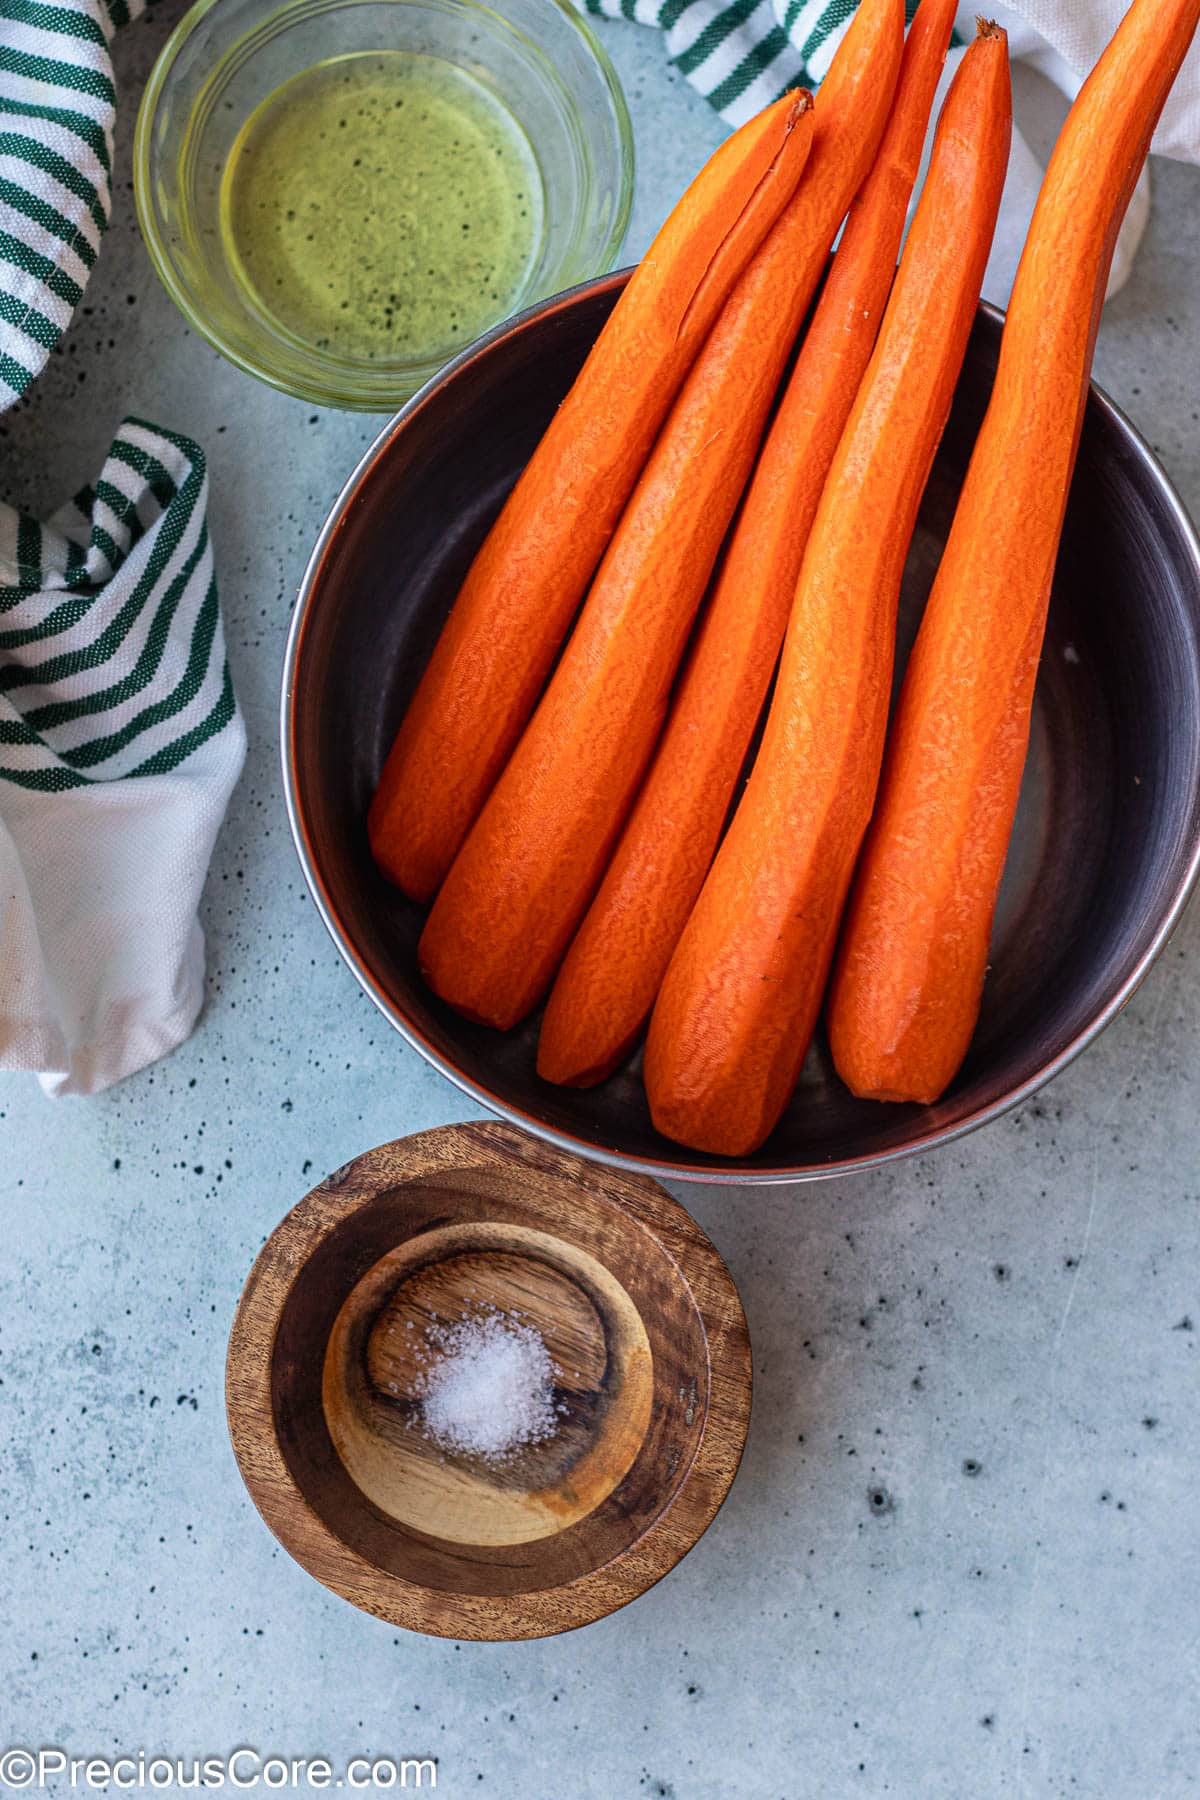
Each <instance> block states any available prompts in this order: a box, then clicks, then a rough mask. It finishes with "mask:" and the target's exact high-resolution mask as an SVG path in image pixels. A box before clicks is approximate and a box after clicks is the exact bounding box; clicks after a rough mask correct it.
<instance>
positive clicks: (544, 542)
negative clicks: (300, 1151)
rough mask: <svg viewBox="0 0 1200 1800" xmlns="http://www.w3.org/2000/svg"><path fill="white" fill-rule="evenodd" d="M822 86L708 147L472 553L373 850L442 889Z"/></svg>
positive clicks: (793, 172)
mask: <svg viewBox="0 0 1200 1800" xmlns="http://www.w3.org/2000/svg"><path fill="white" fill-rule="evenodd" d="M808 107H809V99H808V96H807V95H805V96H797V95H795V94H790V95H785V96H784V98H783V99H781V100H779V101H777V102H776V103H775V104H774V105H773V106H770V107H768V108H767V109H766V111H765V112H763V113H760V114H759V115H758V117H757V118H755V119H752V120H751V121H750V122H749V124H747V125H744V126H743V127H742V129H741V130H740V131H738V132H736V133H735V134H734V136H733V137H732V138H729V139H728V140H727V141H726V142H725V143H724V144H722V145H721V147H720V149H719V150H718V151H717V152H716V154H715V155H714V156H713V157H712V158H710V160H709V162H708V163H707V165H706V166H705V167H704V168H703V169H702V170H701V172H700V174H699V175H698V176H697V178H696V180H695V181H694V182H693V183H692V185H691V187H690V188H689V189H688V191H687V193H686V194H685V195H684V197H683V199H682V200H681V201H680V202H679V205H678V206H677V207H676V208H675V210H674V211H673V212H672V214H671V216H670V217H669V218H668V220H667V222H666V224H665V225H664V226H663V228H662V230H661V231H660V232H659V234H658V236H657V237H656V238H655V240H654V242H653V243H652V244H651V246H650V249H649V250H648V251H647V253H646V256H645V257H644V259H643V261H642V263H641V265H640V266H639V267H638V269H637V270H636V271H635V272H634V274H633V276H632V278H631V279H630V282H629V285H628V286H627V287H626V289H625V291H624V293H623V294H622V295H621V298H620V300H619V301H618V302H617V305H616V307H615V308H614V310H613V312H612V315H611V317H610V318H609V320H608V322H607V324H606V325H605V327H604V330H603V331H602V332H601V334H600V336H599V338H598V339H597V340H596V343H595V345H594V346H593V348H592V351H591V353H590V355H589V356H588V359H587V361H586V362H585V364H584V366H583V368H582V370H581V371H580V373H579V375H578V377H577V378H576V381H575V384H574V386H573V387H572V388H571V390H570V392H569V393H568V395H567V397H566V399H565V400H564V401H563V404H562V405H561V406H560V407H559V409H558V411H557V413H556V414H555V416H554V418H553V419H552V420H551V422H550V425H549V427H548V428H547V431H546V434H545V436H544V437H543V438H542V440H541V442H540V444H539V445H538V447H537V449H536V450H535V451H534V453H533V456H532V457H531V458H530V460H529V462H528V464H527V465H526V467H525V470H524V473H523V474H522V476H521V478H520V480H519V481H518V482H517V485H516V487H515V488H514V489H513V492H512V494H511V495H510V496H509V499H508V501H507V503H506V504H505V506H504V508H503V510H502V512H501V513H500V516H499V518H498V519H497V520H496V523H495V524H494V525H493V527H492V529H491V531H490V532H489V534H488V536H487V538H486V539H485V540H484V543H483V547H482V548H481V550H480V551H479V553H478V555H477V556H476V558H475V561H474V562H473V563H472V565H471V568H470V571H469V573H468V575H467V578H466V581H465V582H464V583H463V587H462V590H461V592H460V593H459V596H458V599H457V601H456V602H455V605H454V608H453V610H452V612H451V614H450V617H449V619H448V620H447V621H446V624H445V626H444V628H443V630H442V634H441V637H440V638H439V639H438V642H437V644H436V646H435V648H434V652H433V656H432V658H431V660H430V662H429V666H428V667H427V669H426V670H425V673H424V675H423V676H422V678H421V683H420V685H419V687H418V688H417V691H416V694H415V695H414V697H413V700H412V704H411V705H410V707H409V709H408V712H407V714H406V716H405V718H404V721H403V723H402V725H401V727H400V731H399V733H398V735H397V737H396V741H395V743H394V744H393V746H392V750H391V753H390V755H389V756H388V759H387V763H386V764H385V767H384V771H383V775H382V778H381V780H380V784H379V789H378V792H377V793H376V795H375V799H374V802H373V804H372V807H371V813H370V819H369V822H368V829H369V832H370V839H371V850H372V853H373V855H374V857H375V860H376V862H377V863H378V864H379V866H380V868H381V869H382V870H383V873H384V874H385V875H386V876H387V877H388V879H389V880H391V881H394V882H395V883H396V884H397V885H398V886H399V887H402V888H403V889H404V891H405V892H406V893H408V894H411V895H412V897H413V898H414V899H416V900H428V899H430V898H431V896H432V895H433V894H434V892H435V891H436V889H437V887H438V884H439V882H440V881H441V879H442V877H443V875H444V874H445V872H446V870H447V869H448V868H449V866H450V863H451V862H452V860H453V858H454V855H455V853H456V851H457V850H458V847H459V845H460V844H461V842H462V840H463V838H464V837H465V835H466V833H467V830H468V828H469V827H470V825H471V824H472V822H473V820H474V819H475V816H476V814H477V813H478V812H479V809H480V807H481V806H482V805H483V802H484V800H485V799H486V798H487V795H488V792H489V791H490V789H491V787H492V785H493V783H494V782H495V780H496V777H497V776H498V775H499V773H500V771H501V769H502V768H503V766H504V763H505V760H506V758H507V757H508V754H509V752H510V751H511V750H512V747H513V745H514V744H515V742H516V740H517V738H518V736H519V735H520V733H521V731H522V729H523V727H524V725H525V723H526V721H527V719H528V718H529V715H530V713H531V711H532V710H533V706H534V703H535V701H536V700H537V696H538V694H539V692H540V691H541V688H542V685H543V683H544V681H545V679H546V676H547V675H548V673H549V671H550V666H551V664H552V663H553V661H554V658H555V656H556V655H557V653H558V649H559V646H560V644H561V642H562V638H563V634H564V633H565V631H566V629H567V626H568V625H569V624H570V622H571V619H572V617H573V615H574V613H575V610H576V608H577V607H578V605H579V602H580V600H581V598H582V597H583V593H584V590H585V589H586V587H587V584H588V582H589V580H590V579H591V576H592V573H593V571H594V569H595V567H596V564H597V562H598V561H599V560H600V556H601V554H602V553H603V550H604V547H605V545H606V544H607V543H608V540H609V538H610V537H611V535H612V532H613V530H614V528H615V526H616V523H617V520H618V518H619V517H620V514H621V509H622V507H623V506H624V504H625V501H626V500H627V498H628V497H629V494H630V491H631V490H632V488H633V484H634V482H635V481H636V480H637V478H638V476H639V475H640V474H641V471H642V468H643V466H644V464H645V461H646V458H647V456H648V455H649V453H650V449H651V446H652V444H653V443H654V439H655V437H656V435H657V433H658V430H659V427H660V426H661V424H662V422H663V419H664V418H665V417H666V414H667V409H668V408H669V406H670V404H671V402H672V400H673V399H674V397H675V395H676V393H677V391H678V389H679V386H680V384H681V382H682V381H683V378H684V376H685V375H686V374H687V372H688V370H689V368H690V367H691V365H692V363H693V362H694V361H695V359H696V355H697V352H698V351H699V349H700V347H701V345H702V344H703V343H704V340H705V338H706V337H707V336H708V334H709V332H710V331H711V329H712V326H713V323H714V321H715V319H716V318H717V315H718V313H719V312H720V310H721V308H722V306H723V305H724V303H725V301H726V300H727V298H728V297H729V294H730V293H731V291H732V289H733V288H734V286H735V284H736V283H737V281H738V278H739V277H740V276H741V274H742V272H743V271H744V270H745V268H746V266H747V264H748V263H749V261H750V259H751V257H752V256H753V255H754V253H755V251H756V250H757V249H758V247H759V245H760V244H761V243H762V241H763V239H764V238H765V237H766V235H767V233H768V232H769V231H770V229H771V227H772V225H774V223H775V221H776V219H777V218H778V217H779V215H780V213H781V211H782V210H783V208H784V206H785V205H786V203H787V202H788V200H789V199H790V198H791V196H792V194H793V193H794V192H795V188H796V183H797V181H798V180H799V178H800V173H801V171H802V169H803V167H804V164H805V161H806V159H807V156H808V150H809V146H810V143H811V135H812V120H811V118H808V117H807V112H808Z"/></svg>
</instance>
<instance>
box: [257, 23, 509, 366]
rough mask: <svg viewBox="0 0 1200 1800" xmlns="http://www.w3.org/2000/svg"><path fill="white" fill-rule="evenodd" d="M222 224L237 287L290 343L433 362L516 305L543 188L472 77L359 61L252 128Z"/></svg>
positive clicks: (283, 93)
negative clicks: (246, 292)
mask: <svg viewBox="0 0 1200 1800" xmlns="http://www.w3.org/2000/svg"><path fill="white" fill-rule="evenodd" d="M221 226H222V232H223V235H224V239H225V246H226V254H227V256H228V258H229V261H230V266H231V268H232V270H233V273H234V275H235V278H236V279H237V280H238V281H239V282H240V283H241V284H242V285H243V286H244V287H246V288H247V289H249V291H250V293H251V294H252V296H253V298H254V300H255V303H256V304H257V305H258V306H259V308H260V309H261V310H262V311H264V312H266V313H268V314H269V315H270V316H271V317H272V318H273V319H274V321H275V322H276V323H277V324H278V325H280V326H282V327H283V329H284V330H285V331H287V332H290V333H292V334H293V335H294V336H295V337H298V338H300V339H302V340H303V341H304V342H305V343H307V344H310V345H313V346H315V347H316V348H318V349H322V350H327V351H329V352H330V353H331V354H334V355H344V356H347V357H351V358H354V359H356V360H358V359H365V360H368V361H377V362H380V363H387V362H400V363H413V362H420V361H426V360H430V361H432V360H437V359H441V358H444V357H446V356H448V355H450V354H451V353H452V352H453V351H454V350H455V349H457V348H458V347H459V346H460V345H462V344H465V343H467V342H468V341H469V340H470V339H471V338H473V337H476V336H478V334H479V332H480V331H482V330H484V329H485V328H486V327H487V326H488V325H490V324H492V323H493V322H494V321H495V320H496V319H499V318H502V317H504V316H505V315H506V314H507V313H508V312H510V311H511V310H512V308H513V306H514V305H515V303H516V302H517V300H518V299H519V297H520V294H521V290H522V287H523V284H524V282H525V280H526V278H527V276H528V273H529V271H530V268H531V267H532V265H533V263H534V262H535V261H536V258H537V254H538V250H539V247H540V238H541V229H542V193H541V178H540V175H539V173H538V168H537V164H536V162H535V161H534V157H533V152H532V150H531V149H530V147H529V142H528V139H527V138H526V137H525V135H524V133H523V132H522V131H521V129H520V127H519V126H518V124H517V123H516V121H515V119H513V117H512V116H511V114H510V113H509V112H508V110H507V109H506V108H505V107H504V106H502V105H501V104H500V102H499V101H498V100H497V99H495V97H494V96H493V95H492V94H491V93H490V92H489V90H488V89H487V88H485V87H484V86H483V85H482V84H481V83H480V82H477V81H475V80H474V79H473V78H472V77H471V76H470V75H468V74H467V73H465V72H464V71H463V70H462V69H459V68H457V67H455V66H454V65H453V64H452V63H449V62H445V61H443V60H442V59H441V58H439V57H432V56H420V55H415V54H413V53H412V52H409V51H400V50H389V51H378V52H370V53H357V54H353V55H349V56H341V57H337V58H334V59H332V60H331V61H329V62H325V63H319V64H317V65H316V66H315V67H313V68H311V69H307V70H305V71H304V72H303V73H302V74H300V75H297V76H295V77H293V79H292V80H291V81H288V82H286V83H285V84H284V85H283V86H282V87H280V88H278V89H277V90H276V91H275V93H273V94H271V95H269V96H268V98H267V99H266V100H264V101H263V102H262V104H261V105H260V106H259V107H258V108H257V109H256V111H255V112H254V113H253V114H252V115H251V117H250V118H249V119H248V120H247V122H246V124H245V125H244V127H243V128H242V131H241V132H240V134H239V136H238V138H237V141H236V143H235V144H234V147H233V149H232V151H231V152H230V156H229V161H228V164H227V166H226V170H225V175H224V180H223V185H222V193H221Z"/></svg>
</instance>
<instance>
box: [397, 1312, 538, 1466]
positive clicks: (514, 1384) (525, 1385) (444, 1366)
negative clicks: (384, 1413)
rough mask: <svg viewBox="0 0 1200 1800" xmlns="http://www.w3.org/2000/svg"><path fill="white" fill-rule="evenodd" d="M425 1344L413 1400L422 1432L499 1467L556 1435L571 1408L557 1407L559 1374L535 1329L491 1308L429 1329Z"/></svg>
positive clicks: (443, 1445)
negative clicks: (517, 1454)
mask: <svg viewBox="0 0 1200 1800" xmlns="http://www.w3.org/2000/svg"><path fill="white" fill-rule="evenodd" d="M425 1338H426V1342H427V1343H428V1345H429V1347H430V1349H429V1354H428V1356H427V1357H423V1358H422V1360H423V1361H426V1362H427V1365H428V1366H427V1367H426V1368H425V1369H424V1370H423V1371H422V1373H421V1375H420V1376H419V1377H418V1379H417V1381H416V1383H415V1384H414V1392H413V1397H414V1399H415V1400H416V1401H417V1404H418V1409H419V1415H420V1418H419V1423H420V1428H421V1430H422V1432H423V1434H424V1435H425V1436H426V1437H427V1438H429V1439H430V1440H431V1441H432V1442H433V1443H435V1444H437V1445H438V1446H439V1447H440V1448H441V1449H443V1450H451V1451H455V1452H457V1453H458V1454H459V1455H466V1456H476V1457H478V1458H479V1459H480V1461H482V1462H490V1463H501V1462H505V1461H506V1460H507V1459H508V1458H509V1457H512V1456H514V1455H515V1454H516V1453H517V1451H519V1450H522V1449H524V1448H526V1447H527V1446H528V1445H530V1444H544V1443H546V1442H548V1441H549V1439H550V1438H552V1437H553V1436H554V1434H555V1432H556V1431H557V1429H558V1420H559V1417H560V1415H561V1414H563V1413H565V1412H566V1410H567V1409H566V1407H565V1406H564V1405H563V1404H562V1402H561V1401H559V1402H556V1401H555V1398H554V1377H555V1375H556V1374H557V1373H558V1372H559V1371H558V1370H557V1369H556V1367H555V1365H554V1363H553V1362H552V1361H551V1358H550V1352H549V1351H548V1350H547V1348H546V1344H545V1340H544V1339H543V1337H542V1335H541V1333H540V1332H539V1331H538V1330H536V1328H535V1327H534V1326H532V1325H530V1324H528V1323H526V1322H525V1321H524V1320H522V1319H521V1318H520V1317H519V1316H518V1315H517V1314H516V1313H510V1312H501V1311H500V1310H499V1308H497V1307H487V1308H484V1309H481V1310H480V1311H479V1312H478V1313H474V1314H464V1315H463V1317H462V1319H460V1320H457V1321H456V1322H455V1323H454V1324H453V1325H433V1326H430V1328H429V1330H428V1331H427V1332H426V1333H425ZM413 1422H414V1423H416V1422H417V1421H416V1420H414V1421H413Z"/></svg>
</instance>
